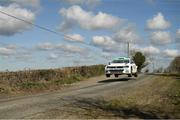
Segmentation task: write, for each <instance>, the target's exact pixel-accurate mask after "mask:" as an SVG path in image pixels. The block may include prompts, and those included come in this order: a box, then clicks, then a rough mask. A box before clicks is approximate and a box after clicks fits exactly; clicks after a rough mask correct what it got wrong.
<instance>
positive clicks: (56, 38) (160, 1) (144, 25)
mask: <svg viewBox="0 0 180 120" xmlns="http://www.w3.org/2000/svg"><path fill="white" fill-rule="evenodd" d="M179 6H180V0H0V11H1V12H4V13H7V14H9V15H13V16H15V17H17V18H20V19H23V20H26V21H29V22H31V23H33V24H36V25H39V26H41V27H45V28H47V29H49V30H52V31H55V32H56V33H57V34H54V33H52V32H48V31H45V30H42V29H39V28H37V27H35V26H33V25H30V24H27V23H24V22H23V21H19V20H17V19H14V18H12V17H9V16H7V15H4V14H3V13H0V70H1V71H4V70H7V69H8V70H23V69H43V68H58V67H65V66H77V65H91V64H104V63H107V62H108V61H109V60H111V59H112V58H113V57H117V56H126V55H127V50H126V46H127V42H130V46H131V51H141V52H143V53H144V54H145V55H146V56H147V62H149V63H150V65H149V68H152V63H153V62H154V64H155V66H156V68H159V67H162V66H163V67H167V65H168V64H169V62H170V61H171V60H172V59H173V58H174V57H175V56H177V55H179V51H180V50H179V47H180V14H179V13H180V7H179Z"/></svg>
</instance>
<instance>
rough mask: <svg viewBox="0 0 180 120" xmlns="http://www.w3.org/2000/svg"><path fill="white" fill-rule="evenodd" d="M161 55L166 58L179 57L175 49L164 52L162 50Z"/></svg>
mask: <svg viewBox="0 0 180 120" xmlns="http://www.w3.org/2000/svg"><path fill="white" fill-rule="evenodd" d="M163 53H164V55H165V56H167V57H176V56H178V55H180V54H179V52H178V50H176V49H166V50H164V52H163Z"/></svg>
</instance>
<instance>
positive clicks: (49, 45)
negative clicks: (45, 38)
mask: <svg viewBox="0 0 180 120" xmlns="http://www.w3.org/2000/svg"><path fill="white" fill-rule="evenodd" d="M37 49H38V50H42V51H47V50H52V49H54V45H53V44H52V43H49V42H45V43H40V44H38V45H37Z"/></svg>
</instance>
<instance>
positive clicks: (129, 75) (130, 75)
mask: <svg viewBox="0 0 180 120" xmlns="http://www.w3.org/2000/svg"><path fill="white" fill-rule="evenodd" d="M128 77H132V67H131V73H130V74H128Z"/></svg>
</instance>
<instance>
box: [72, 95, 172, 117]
mask: <svg viewBox="0 0 180 120" xmlns="http://www.w3.org/2000/svg"><path fill="white" fill-rule="evenodd" d="M73 100H75V102H73V105H72V107H74V108H80V109H83V110H85V111H86V113H84V114H85V117H88V118H106V119H107V118H123V119H127V118H140V119H160V118H165V119H167V118H169V116H168V115H167V114H165V113H162V111H158V110H153V109H149V108H147V109H143V107H142V106H129V107H112V106H109V103H108V102H107V101H104V100H97V99H89V98H88V99H87V98H75V99H74V98H73ZM81 114H83V113H82V112H81ZM87 115H88V116H87Z"/></svg>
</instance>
